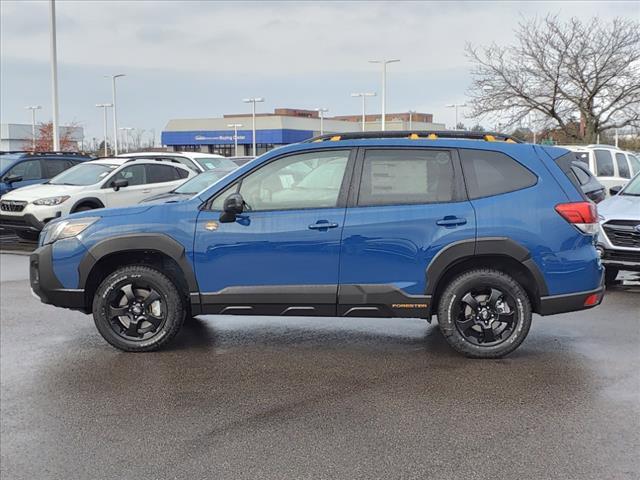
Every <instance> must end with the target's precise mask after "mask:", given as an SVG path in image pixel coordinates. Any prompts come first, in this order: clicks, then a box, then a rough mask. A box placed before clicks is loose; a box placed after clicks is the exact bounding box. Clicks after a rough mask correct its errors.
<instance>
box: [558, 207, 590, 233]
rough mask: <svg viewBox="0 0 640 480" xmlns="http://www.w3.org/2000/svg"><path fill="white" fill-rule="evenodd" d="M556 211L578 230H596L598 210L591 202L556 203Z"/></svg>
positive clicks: (585, 231)
mask: <svg viewBox="0 0 640 480" xmlns="http://www.w3.org/2000/svg"><path fill="white" fill-rule="evenodd" d="M556 212H558V213H559V214H560V216H561V217H562V218H564V219H565V220H566V221H567V222H569V223H570V224H572V225H574V226H575V227H576V228H578V229H580V231H582V232H584V233H589V234H595V233H597V232H598V210H597V208H596V205H595V203H593V202H571V203H560V204H558V205H556Z"/></svg>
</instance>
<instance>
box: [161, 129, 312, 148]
mask: <svg viewBox="0 0 640 480" xmlns="http://www.w3.org/2000/svg"><path fill="white" fill-rule="evenodd" d="M313 135H314V132H313V131H312V130H292V129H270V130H256V143H266V144H271V145H287V144H290V143H297V142H301V141H303V140H307V139H309V138H311V137H313ZM161 140H162V144H163V145H233V143H234V142H233V130H193V131H163V132H162V136H161ZM238 143H239V144H241V145H250V144H252V143H253V135H252V131H251V130H238Z"/></svg>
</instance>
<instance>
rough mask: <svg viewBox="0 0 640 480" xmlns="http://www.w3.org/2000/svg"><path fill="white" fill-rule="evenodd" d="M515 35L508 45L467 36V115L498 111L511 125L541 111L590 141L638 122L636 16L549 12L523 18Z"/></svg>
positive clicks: (639, 49) (638, 30)
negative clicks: (476, 42) (475, 43)
mask: <svg viewBox="0 0 640 480" xmlns="http://www.w3.org/2000/svg"><path fill="white" fill-rule="evenodd" d="M516 39H517V44H516V45H513V46H510V47H499V46H497V45H495V44H493V45H491V46H490V47H482V48H480V49H478V48H474V47H472V46H471V45H469V44H467V48H466V50H467V56H468V57H469V58H470V60H471V61H472V62H473V64H474V68H473V71H472V73H473V76H474V80H473V83H472V86H471V88H470V91H469V95H470V97H471V104H472V107H473V111H472V116H474V117H480V116H484V115H488V116H490V117H493V118H498V117H499V118H502V119H503V120H506V122H507V124H508V125H509V126H514V125H521V124H527V123H528V122H527V120H528V116H529V114H530V113H532V112H539V113H538V114H537V116H538V117H543V118H546V119H548V120H551V122H552V123H554V124H555V125H557V127H558V128H560V129H561V130H562V131H564V132H565V133H566V134H567V135H568V136H570V137H572V138H575V139H580V140H584V141H587V142H593V141H594V140H595V139H596V136H597V135H598V134H600V133H603V132H606V131H608V130H612V129H616V128H622V127H627V126H638V125H640V22H637V21H634V20H631V19H622V18H616V19H614V20H613V21H611V22H610V23H608V24H602V23H601V22H600V20H598V19H597V18H594V19H592V20H591V21H589V22H587V23H583V22H582V21H580V20H579V19H576V18H572V19H570V20H568V21H567V22H562V21H560V20H559V19H558V17H557V16H547V17H546V18H545V19H543V20H533V21H528V22H521V23H520V24H519V26H518V28H517V29H516Z"/></svg>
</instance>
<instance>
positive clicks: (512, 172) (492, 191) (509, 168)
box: [460, 149, 566, 199]
mask: <svg viewBox="0 0 640 480" xmlns="http://www.w3.org/2000/svg"><path fill="white" fill-rule="evenodd" d="M460 160H461V161H462V170H463V172H464V178H465V182H466V184H467V191H468V193H469V198H471V199H474V198H481V197H490V196H492V195H499V194H501V193H508V192H514V191H516V190H522V189H523V188H528V187H531V186H533V185H535V184H536V183H537V182H538V177H536V176H535V175H534V174H533V173H532V172H531V171H529V170H528V169H527V168H525V167H524V166H523V165H521V164H520V163H519V162H517V161H515V160H514V159H513V158H511V157H509V156H507V155H505V154H504V153H501V152H491V151H486V150H468V149H461V150H460ZM565 173H566V172H565Z"/></svg>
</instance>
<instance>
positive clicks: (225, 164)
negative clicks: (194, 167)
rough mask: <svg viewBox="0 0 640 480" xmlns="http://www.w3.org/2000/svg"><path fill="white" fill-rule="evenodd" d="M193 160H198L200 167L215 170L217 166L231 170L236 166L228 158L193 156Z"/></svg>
mask: <svg viewBox="0 0 640 480" xmlns="http://www.w3.org/2000/svg"><path fill="white" fill-rule="evenodd" d="M194 160H195V161H196V162H198V163H199V164H200V165H201V166H202V168H204V169H205V170H216V169H218V168H224V169H227V170H231V169H234V168H236V167H237V166H238V165H236V164H235V163H234V162H233V161H232V160H229V159H228V158H220V157H198V158H194Z"/></svg>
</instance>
